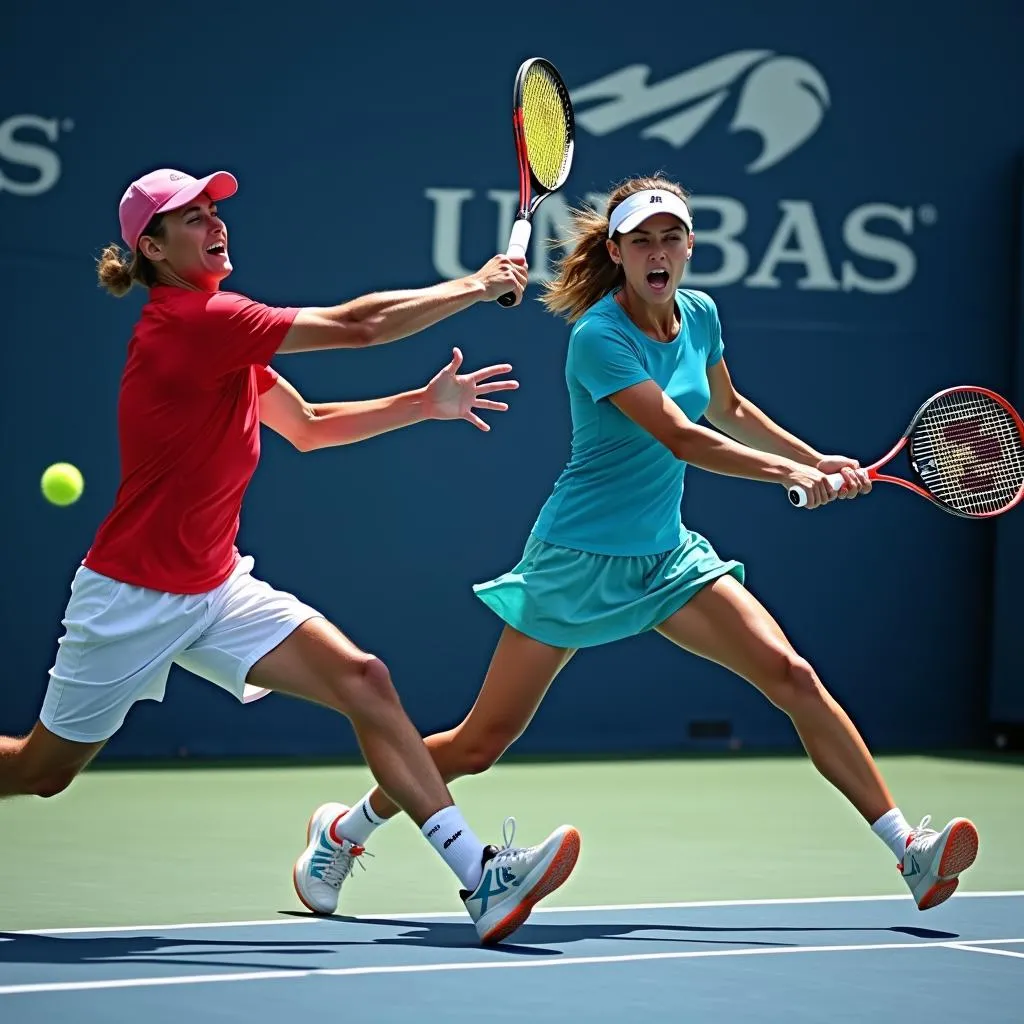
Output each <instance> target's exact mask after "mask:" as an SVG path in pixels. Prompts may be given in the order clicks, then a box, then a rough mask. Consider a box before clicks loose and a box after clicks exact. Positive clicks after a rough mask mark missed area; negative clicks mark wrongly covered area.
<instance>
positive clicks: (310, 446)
mask: <svg viewBox="0 0 1024 1024" xmlns="http://www.w3.org/2000/svg"><path fill="white" fill-rule="evenodd" d="M461 364H462V353H461V352H460V351H459V350H458V349H454V350H453V353H452V360H451V362H449V363H448V365H447V366H445V367H443V368H442V369H441V370H439V371H438V372H437V373H436V374H435V375H434V377H433V378H432V379H431V380H430V382H429V383H428V384H426V385H424V386H423V387H421V388H416V389H415V390H413V391H405V392H402V393H401V394H397V395H389V396H387V397H386V398H372V399H368V400H364V401H356V402H330V403H316V404H314V403H310V402H307V401H306V400H305V399H304V398H303V397H302V395H300V394H299V392H298V391H297V390H296V389H295V388H294V387H293V386H292V385H291V384H290V383H289V382H288V381H286V380H285V379H284V378H283V377H278V379H277V382H276V383H275V384H274V386H273V387H272V388H270V389H269V390H268V391H266V392H264V393H263V394H262V395H260V420H261V421H262V422H263V423H265V424H266V425H267V426H268V427H270V429H271V430H273V431H275V432H276V433H278V434H280V435H281V436H282V437H284V438H286V439H287V440H288V441H290V442H291V443H292V444H293V445H294V446H295V447H296V448H298V449H299V451H303V452H308V451H315V450H316V449H318V448H328V447H331V446H332V445H342V444H353V443H355V442H356V441H364V440H366V439H367V438H369V437H376V436H377V435H378V434H386V433H388V432H389V431H392V430H398V429H400V428H402V427H409V426H412V424H414V423H421V422H423V421H424V420H431V419H465V420H469V422H470V423H472V424H473V425H474V426H476V427H478V428H479V429H481V430H490V429H491V428H490V427H489V426H488V425H487V424H486V423H485V422H484V421H483V420H482V419H480V417H479V416H478V415H477V413H476V412H475V410H478V409H490V410H493V411H496V412H504V411H505V410H507V409H508V405H507V404H506V403H504V402H496V401H493V400H491V399H488V398H485V397H483V396H484V395H487V394H490V393H492V392H495V391H509V390H513V389H515V388H517V387H519V384H518V382H517V381H514V380H507V379H505V380H490V378H491V377H495V376H497V375H499V374H505V373H507V372H509V371H510V370H511V369H512V367H511V366H509V365H508V364H507V363H506V364H501V365H498V366H488V367H485V368H484V369H482V370H476V371H475V372H474V373H468V374H460V373H459V372H458V370H459V367H460V366H461Z"/></svg>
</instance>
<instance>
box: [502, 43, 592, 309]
mask: <svg viewBox="0 0 1024 1024" xmlns="http://www.w3.org/2000/svg"><path fill="white" fill-rule="evenodd" d="M535 65H541V66H542V67H543V68H544V70H545V72H546V73H547V74H548V75H549V76H550V77H551V79H552V81H553V82H554V83H555V86H556V88H557V89H558V91H559V93H560V94H561V96H562V108H563V110H564V112H565V114H566V133H567V135H568V146H567V153H566V157H565V159H564V160H563V162H562V176H561V178H560V179H559V180H558V181H557V182H556V183H555V185H554V186H553V187H552V188H547V187H546V186H545V185H544V184H542V183H541V182H540V181H539V180H538V179H537V176H536V174H534V172H533V168H532V167H531V166H530V154H529V151H528V150H527V147H526V123H525V115H524V114H523V90H524V87H525V84H526V78H527V76H528V75H529V73H530V70H531V69H532V68H533V67H534V66H535ZM512 135H513V138H514V141H515V147H516V160H517V161H518V164H519V207H518V209H517V211H516V217H515V221H514V222H513V224H512V232H511V234H510V235H509V243H508V249H507V250H506V255H508V256H511V257H512V258H513V259H526V249H527V247H528V246H529V244H530V235H531V234H532V232H533V223H532V222H533V215H534V214H535V213H536V212H537V207H539V206H540V204H541V203H542V202H544V200H545V199H547V197H548V196H550V195H552V194H553V193H555V192H557V191H558V190H559V189H560V188H561V187H562V186H563V185H564V184H565V182H566V180H567V179H568V177H569V171H570V170H571V169H572V160H573V155H574V153H575V149H576V115H575V112H574V110H573V105H572V98H571V97H570V95H569V88H568V86H566V84H565V81H564V79H563V78H562V76H561V74H560V73H559V71H558V69H557V68H556V67H555V66H554V64H552V63H551V61H549V60H547V59H546V58H544V57H530V58H529V59H528V60H525V61H523V63H522V64H520V65H519V70H518V71H517V72H516V78H515V83H514V84H513V87H512ZM498 302H499V304H500V305H502V306H506V307H507V306H511V305H512V304H513V303H514V302H515V293H514V292H507V293H506V294H505V295H502V296H501V297H500V298H499V299H498Z"/></svg>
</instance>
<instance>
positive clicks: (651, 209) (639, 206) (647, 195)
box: [608, 188, 693, 238]
mask: <svg viewBox="0 0 1024 1024" xmlns="http://www.w3.org/2000/svg"><path fill="white" fill-rule="evenodd" d="M656 213H671V214H672V216H673V217H678V218H679V219H680V220H681V221H682V222H683V224H685V225H686V230H687V231H692V230H693V217H692V216H690V208H689V207H688V206H687V205H686V203H684V202H683V200H682V199H680V198H679V196H677V195H676V194H675V192H667V191H665V190H664V189H660V188H652V189H647V190H646V191H644V192H634V193H633V194H632V195H631V196H630V197H629V198H628V199H623V201H622V202H621V203H619V205H618V206H616V207H615V209H614V210H612V215H611V218H610V219H609V221H608V237H609V238H611V236H612V235H614V234H615V232H616V231H621V232H622V233H623V234H625V233H626V232H627V231H635V230H636V229H637V228H638V227H639V226H640V225H641V224H642V223H643V222H644V221H645V220H647V218H648V217H653V216H654V215H655V214H656Z"/></svg>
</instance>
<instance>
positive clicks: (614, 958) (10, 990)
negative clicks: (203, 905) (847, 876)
mask: <svg viewBox="0 0 1024 1024" xmlns="http://www.w3.org/2000/svg"><path fill="white" fill-rule="evenodd" d="M1017 943H1024V938H1008V939H967V940H964V941H960V942H950V941H949V940H946V941H937V942H878V943H863V944H861V943H857V944H850V945H847V946H785V947H778V946H773V947H764V946H756V947H750V948H744V949H689V950H668V951H665V952H658V953H624V954H617V955H616V954H609V955H607V956H577V957H565V958H562V959H560V960H469V961H461V962H456V963H433V964H379V965H373V964H367V965H365V966H363V967H311V968H305V969H298V970H279V971H274V970H271V971H244V972H238V973H234V974H182V975H163V976H161V977H150V978H105V979H103V980H100V981H57V982H33V983H29V984H20V985H0V996H11V995H43V994H45V993H51V992H89V991H103V990H110V989H118V988H162V987H165V986H168V985H205V984H225V983H227V982H241V981H284V980H288V979H292V978H312V977H331V978H337V977H352V976H361V975H374V974H431V973H440V972H443V971H488V970H512V969H520V970H527V969H529V968H540V967H576V966H582V965H591V964H616V963H633V962H638V961H651V960H700V959H710V958H712V957H730V956H785V955H793V954H799V953H860V952H877V951H881V950H885V951H893V950H907V949H949V948H956V947H957V946H965V947H968V948H970V947H973V946H976V945H1011V944H1017ZM972 952H973V949H972ZM986 952H988V951H986ZM128 962H129V963H130V961H128Z"/></svg>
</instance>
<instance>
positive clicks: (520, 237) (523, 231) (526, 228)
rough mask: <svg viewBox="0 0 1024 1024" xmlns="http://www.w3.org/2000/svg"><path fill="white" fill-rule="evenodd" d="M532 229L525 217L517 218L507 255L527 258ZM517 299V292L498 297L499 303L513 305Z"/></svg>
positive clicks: (517, 258)
mask: <svg viewBox="0 0 1024 1024" xmlns="http://www.w3.org/2000/svg"><path fill="white" fill-rule="evenodd" d="M532 231H533V225H532V224H531V223H530V222H529V221H528V220H527V219H526V218H525V217H520V218H519V219H518V220H516V222H515V223H514V224H513V225H512V233H511V234H510V235H509V240H508V249H506V250H505V255H506V256H511V257H512V259H514V260H525V259H526V247H527V246H528V245H529V244H530V234H531V233H532ZM515 301H516V293H515V292H505V294H504V295H502V296H500V297H499V298H498V305H499V306H511V305H512V304H513V303H514V302H515Z"/></svg>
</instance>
